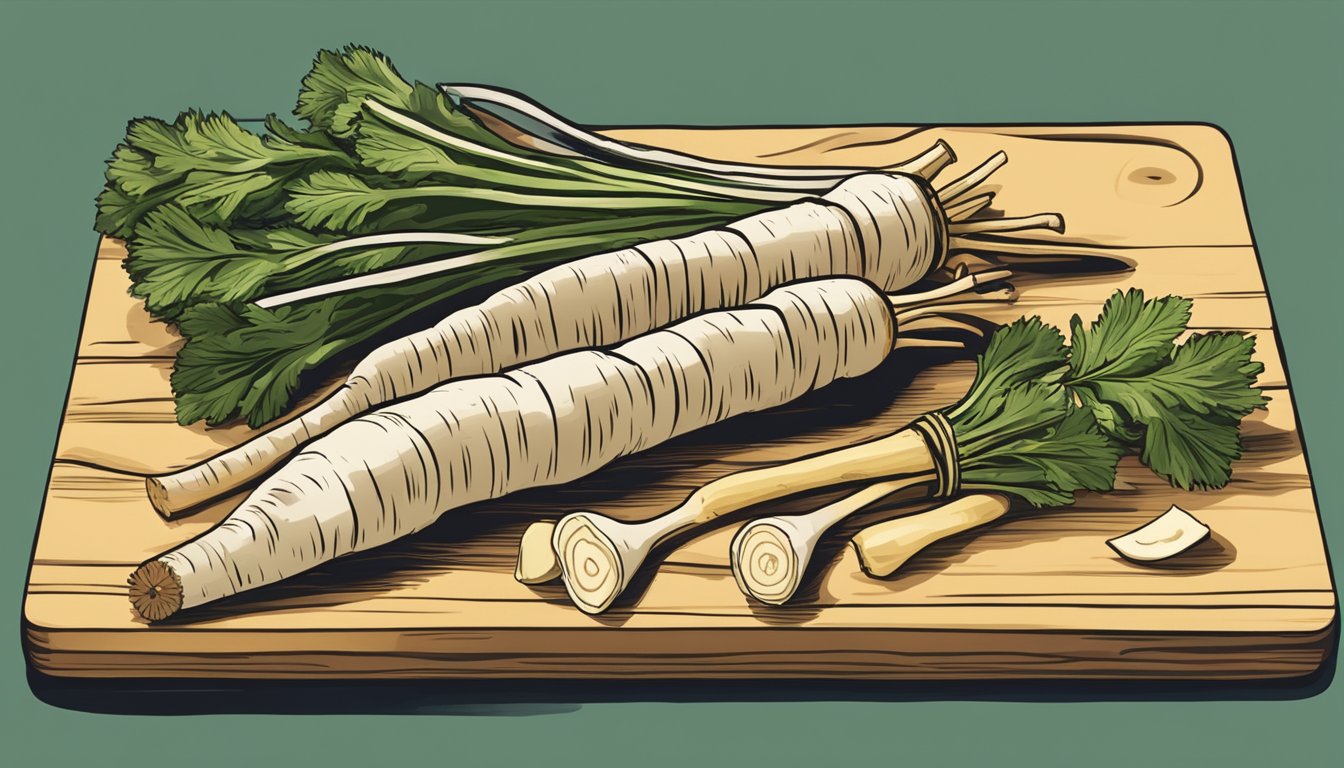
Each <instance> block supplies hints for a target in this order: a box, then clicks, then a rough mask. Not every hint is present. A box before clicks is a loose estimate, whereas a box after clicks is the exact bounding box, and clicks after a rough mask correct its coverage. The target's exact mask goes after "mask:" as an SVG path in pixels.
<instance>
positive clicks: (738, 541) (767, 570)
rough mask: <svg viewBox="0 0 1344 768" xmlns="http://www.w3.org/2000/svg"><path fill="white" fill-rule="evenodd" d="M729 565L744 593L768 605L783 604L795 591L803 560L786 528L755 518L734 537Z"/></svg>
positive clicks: (801, 572)
mask: <svg viewBox="0 0 1344 768" xmlns="http://www.w3.org/2000/svg"><path fill="white" fill-rule="evenodd" d="M732 565H733V576H734V577H735V578H736V579H737V586H738V588H740V589H741V590H742V591H743V592H744V593H746V594H748V595H751V596H752V597H754V598H756V599H757V600H760V601H761V602H763V603H767V604H769V605H783V604H784V603H786V602H788V600H789V598H790V597H793V594H794V593H795V592H797V591H798V586H799V584H800V583H801V582H802V577H803V568H804V565H805V564H804V563H803V562H802V561H801V560H800V559H799V557H798V552H797V550H796V549H795V547H794V542H793V539H792V538H791V537H790V536H789V534H788V533H787V532H786V531H784V530H783V529H781V528H780V527H779V526H777V525H775V524H773V523H772V522H768V521H758V522H755V523H749V524H747V525H746V526H745V527H743V529H742V530H741V531H739V532H738V534H737V537H736V538H734V539H733V545H732Z"/></svg>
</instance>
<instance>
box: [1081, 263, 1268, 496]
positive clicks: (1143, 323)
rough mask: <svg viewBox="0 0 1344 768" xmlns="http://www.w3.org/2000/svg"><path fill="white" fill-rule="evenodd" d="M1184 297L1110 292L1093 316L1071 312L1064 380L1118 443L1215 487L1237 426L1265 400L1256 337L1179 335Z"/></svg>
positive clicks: (1237, 444)
mask: <svg viewBox="0 0 1344 768" xmlns="http://www.w3.org/2000/svg"><path fill="white" fill-rule="evenodd" d="M1189 319H1190V302H1189V301H1188V300H1186V299H1182V298H1179V297H1174V296H1167V297H1164V298H1158V299H1152V300H1150V301H1145V300H1144V296H1143V292H1142V291H1140V290H1137V289H1131V290H1130V291H1128V292H1125V293H1121V292H1119V291H1117V292H1116V293H1115V295H1113V296H1112V297H1111V298H1110V299H1109V300H1108V301H1107V302H1106V306H1105V307H1104V308H1103V309H1102V314H1101V317H1100V318H1099V319H1098V320H1097V321H1096V322H1094V323H1092V325H1091V326H1090V327H1086V328H1085V327H1084V326H1083V323H1082V321H1081V320H1080V319H1079V318H1078V317H1077V316H1075V317H1074V318H1073V322H1072V328H1073V334H1072V335H1073V340H1072V345H1073V355H1072V356H1071V358H1070V366H1069V375H1068V381H1069V386H1070V388H1071V389H1073V390H1074V391H1075V392H1076V393H1077V396H1078V398H1079V400H1080V401H1081V402H1082V403H1083V404H1085V405H1086V406H1087V407H1089V408H1090V409H1091V410H1092V411H1093V412H1094V413H1095V414H1096V415H1097V421H1098V423H1099V424H1100V425H1101V427H1102V428H1103V429H1104V430H1105V431H1106V432H1107V433H1108V434H1110V435H1111V436H1112V437H1113V438H1114V439H1116V440H1117V441H1119V442H1121V443H1123V444H1125V445H1127V446H1132V447H1135V448H1137V449H1139V450H1140V451H1141V453H1140V456H1141V458H1142V460H1143V463H1144V464H1146V465H1148V466H1149V467H1151V468H1152V469H1153V471H1154V472H1157V473H1158V474H1159V475H1161V476H1162V477H1164V478H1166V479H1167V480H1169V481H1171V483H1172V484H1173V485H1176V486H1178V487H1180V488H1187V489H1189V488H1221V487H1222V486H1224V485H1226V484H1227V481H1228V480H1229V478H1230V477H1231V473H1232V462H1233V461H1235V460H1236V459H1238V458H1240V456H1241V440H1240V424H1241V420H1242V419H1243V418H1245V417H1246V416H1247V415H1248V414H1250V413H1251V411H1253V410H1255V409H1256V408H1260V407H1263V406H1264V404H1265V402H1266V400H1265V397H1264V396H1263V395H1262V394H1261V392H1260V390H1259V389H1258V388H1257V387H1256V386H1255V380H1256V377H1257V376H1259V375H1260V373H1261V372H1262V371H1263V370H1264V366H1263V365H1261V364H1260V363H1258V362H1255V361H1254V360H1252V359H1251V358H1252V355H1253V354H1254V352H1255V338H1254V337H1251V336H1245V335H1243V334H1240V333H1227V332H1218V333H1197V334H1193V335H1191V336H1190V337H1189V338H1188V339H1186V340H1185V341H1183V342H1181V343H1179V344H1178V343H1176V339H1177V338H1178V337H1179V336H1181V335H1182V334H1183V333H1184V332H1185V328H1186V324H1187V323H1188V322H1189Z"/></svg>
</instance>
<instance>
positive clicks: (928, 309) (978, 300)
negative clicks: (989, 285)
mask: <svg viewBox="0 0 1344 768" xmlns="http://www.w3.org/2000/svg"><path fill="white" fill-rule="evenodd" d="M1016 299H1017V292H1016V291H1014V290H1013V289H1012V288H1003V289H1000V290H997V291H990V292H988V293H971V294H967V295H966V296H965V297H963V298H962V299H961V301H959V302H957V303H955V304H932V305H929V306H922V307H914V308H912V309H900V310H898V311H897V312H896V325H897V326H898V327H900V326H902V325H905V324H907V323H909V322H910V321H911V320H914V319H915V318H917V317H929V316H937V315H947V314H956V313H962V312H969V313H974V312H975V311H976V309H977V308H978V307H980V306H983V305H985V304H1007V303H1011V302H1013V301H1015V300H1016Z"/></svg>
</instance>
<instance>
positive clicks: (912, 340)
mask: <svg viewBox="0 0 1344 768" xmlns="http://www.w3.org/2000/svg"><path fill="white" fill-rule="evenodd" d="M931 347H936V348H939V349H965V348H966V343H965V342H963V341H954V340H951V339H922V338H919V337H910V336H902V337H901V338H899V339H897V340H896V343H895V344H894V345H893V346H892V349H920V348H931Z"/></svg>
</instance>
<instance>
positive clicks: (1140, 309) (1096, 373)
mask: <svg viewBox="0 0 1344 768" xmlns="http://www.w3.org/2000/svg"><path fill="white" fill-rule="evenodd" d="M1189 321H1190V301H1189V299H1185V298H1182V297H1179V296H1165V297H1162V298H1158V299H1153V300H1151V301H1145V300H1144V296H1143V291H1141V290H1139V289H1137V288H1131V289H1130V290H1128V291H1125V292H1121V291H1116V292H1115V293H1114V294H1112V295H1111V297H1110V298H1109V299H1107V301H1106V304H1105V306H1103V307H1102V311H1101V316H1100V317H1099V318H1098V319H1097V320H1096V321H1094V322H1093V323H1092V325H1091V326H1090V327H1087V328H1084V327H1083V322H1082V319H1081V318H1079V317H1078V316H1077V315H1074V316H1073V320H1072V322H1071V323H1070V327H1071V331H1072V332H1071V338H1070V340H1069V343H1070V348H1071V354H1070V357H1069V378H1070V379H1072V380H1073V381H1078V382H1082V381H1087V380H1090V379H1102V378H1113V377H1124V376H1138V375H1141V374H1143V373H1144V372H1146V371H1149V370H1151V369H1152V368H1154V367H1156V366H1159V365H1162V364H1163V363H1165V362H1166V360H1167V359H1168V358H1169V357H1170V356H1171V351H1172V347H1173V344H1174V342H1175V340H1176V337H1177V336H1179V335H1181V333H1183V332H1184V331H1185V326H1186V324H1187V323H1188V322H1189Z"/></svg>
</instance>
